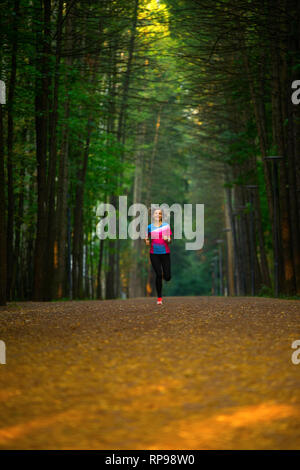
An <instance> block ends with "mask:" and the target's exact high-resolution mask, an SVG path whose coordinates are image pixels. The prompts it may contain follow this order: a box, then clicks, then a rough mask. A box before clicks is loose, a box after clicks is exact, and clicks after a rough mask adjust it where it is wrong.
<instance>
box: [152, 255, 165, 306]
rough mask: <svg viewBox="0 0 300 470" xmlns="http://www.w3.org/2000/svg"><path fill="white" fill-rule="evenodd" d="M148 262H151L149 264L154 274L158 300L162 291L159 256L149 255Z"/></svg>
mask: <svg viewBox="0 0 300 470" xmlns="http://www.w3.org/2000/svg"><path fill="white" fill-rule="evenodd" d="M150 260H151V264H152V266H153V269H154V271H155V274H156V279H155V285H156V292H157V297H158V298H160V297H161V291H162V270H161V261H160V255H157V254H155V253H150Z"/></svg>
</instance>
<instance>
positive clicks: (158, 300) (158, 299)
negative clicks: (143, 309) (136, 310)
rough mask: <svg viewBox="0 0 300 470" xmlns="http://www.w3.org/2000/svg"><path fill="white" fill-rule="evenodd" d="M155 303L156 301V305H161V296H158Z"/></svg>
mask: <svg viewBox="0 0 300 470" xmlns="http://www.w3.org/2000/svg"><path fill="white" fill-rule="evenodd" d="M156 303H157V305H162V298H161V297H158V298H157V302H156Z"/></svg>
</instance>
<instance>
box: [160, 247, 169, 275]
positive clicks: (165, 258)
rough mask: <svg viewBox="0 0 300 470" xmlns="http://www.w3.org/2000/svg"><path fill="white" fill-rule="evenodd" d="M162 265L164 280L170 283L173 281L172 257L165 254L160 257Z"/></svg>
mask: <svg viewBox="0 0 300 470" xmlns="http://www.w3.org/2000/svg"><path fill="white" fill-rule="evenodd" d="M160 260H161V265H162V269H163V274H164V280H165V281H170V279H171V255H170V253H165V254H163V255H160Z"/></svg>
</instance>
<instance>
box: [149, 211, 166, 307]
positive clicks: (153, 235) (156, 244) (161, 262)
mask: <svg viewBox="0 0 300 470" xmlns="http://www.w3.org/2000/svg"><path fill="white" fill-rule="evenodd" d="M162 216H163V214H162V210H161V209H156V210H155V211H154V213H153V223H151V224H150V225H148V233H147V235H146V238H145V242H146V245H150V240H149V237H150V239H151V248H150V260H151V264H152V267H153V269H154V271H155V274H156V279H155V285H156V291H157V304H158V305H161V304H162V272H163V278H164V280H165V281H170V279H171V260H170V248H169V244H170V243H171V235H172V231H171V227H170V225H169V224H168V223H166V222H163V221H162Z"/></svg>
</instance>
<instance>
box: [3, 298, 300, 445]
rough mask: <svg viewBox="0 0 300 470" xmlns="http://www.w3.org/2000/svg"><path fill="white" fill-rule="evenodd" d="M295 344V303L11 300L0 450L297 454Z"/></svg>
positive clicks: (299, 375) (299, 369)
mask: <svg viewBox="0 0 300 470" xmlns="http://www.w3.org/2000/svg"><path fill="white" fill-rule="evenodd" d="M297 339H298V340H300V302H299V301H297V300H281V299H269V298H258V297H254V298H251V297H223V298H222V297H167V298H165V299H164V305H162V306H157V305H156V299H154V298H137V299H129V300H106V301H72V302H43V303H40V302H11V303H9V304H8V305H7V306H6V307H0V340H2V341H4V342H5V344H6V364H1V365H0V410H1V411H0V448H1V449H132V450H133V449H299V448H300V364H299V365H296V364H293V362H292V354H293V352H294V350H293V349H292V347H291V345H292V342H293V341H295V340H297ZM298 357H299V359H300V353H299V356H298Z"/></svg>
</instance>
